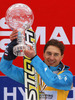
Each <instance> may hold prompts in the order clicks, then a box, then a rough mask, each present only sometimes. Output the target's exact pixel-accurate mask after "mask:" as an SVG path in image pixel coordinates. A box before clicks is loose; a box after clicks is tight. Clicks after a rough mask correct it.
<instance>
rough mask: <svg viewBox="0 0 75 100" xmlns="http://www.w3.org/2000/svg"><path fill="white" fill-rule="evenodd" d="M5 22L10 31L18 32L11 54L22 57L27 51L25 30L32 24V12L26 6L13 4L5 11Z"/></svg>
mask: <svg viewBox="0 0 75 100" xmlns="http://www.w3.org/2000/svg"><path fill="white" fill-rule="evenodd" d="M5 20H6V24H7V25H8V26H9V27H10V28H11V29H12V30H14V29H17V30H18V38H17V43H18V44H17V45H16V46H14V47H13V54H14V55H16V56H24V50H25V49H29V47H28V46H27V45H26V44H25V30H28V29H29V28H30V26H31V25H32V24H33V20H34V15H33V12H32V10H31V9H30V7H28V6H27V5H26V4H22V3H17V4H14V5H12V6H10V7H9V8H8V9H7V11H6V15H5Z"/></svg>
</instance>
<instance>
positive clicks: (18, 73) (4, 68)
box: [0, 57, 24, 84]
mask: <svg viewBox="0 0 75 100" xmlns="http://www.w3.org/2000/svg"><path fill="white" fill-rule="evenodd" d="M12 62H13V60H10V61H8V60H5V59H4V57H2V59H1V62H0V71H1V72H2V73H4V74H5V75H6V76H8V77H10V78H11V79H13V80H15V81H17V82H20V83H22V84H24V70H23V69H22V68H19V67H17V66H15V65H13V64H12Z"/></svg>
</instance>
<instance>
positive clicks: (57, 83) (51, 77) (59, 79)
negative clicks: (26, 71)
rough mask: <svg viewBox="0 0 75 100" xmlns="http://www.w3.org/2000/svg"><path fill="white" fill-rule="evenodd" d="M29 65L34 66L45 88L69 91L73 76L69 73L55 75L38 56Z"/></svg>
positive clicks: (66, 71)
mask: <svg viewBox="0 0 75 100" xmlns="http://www.w3.org/2000/svg"><path fill="white" fill-rule="evenodd" d="M31 65H33V66H34V68H35V70H36V71H37V72H38V74H39V75H40V76H41V78H42V79H43V81H44V82H45V84H46V85H47V86H50V87H53V88H56V89H60V90H65V91H67V90H70V89H71V85H72V82H73V75H72V73H71V72H70V71H68V70H65V71H64V72H63V73H61V74H59V75H57V74H55V73H53V72H52V71H51V70H50V69H49V68H48V66H47V65H46V64H45V63H44V62H43V61H42V60H41V59H40V58H39V57H38V56H35V57H34V58H33V59H32V62H31Z"/></svg>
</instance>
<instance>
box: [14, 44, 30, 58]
mask: <svg viewBox="0 0 75 100" xmlns="http://www.w3.org/2000/svg"><path fill="white" fill-rule="evenodd" d="M26 49H27V50H29V47H28V46H27V45H26V44H19V45H16V46H14V47H13V54H14V55H15V56H24V55H25V54H24V50H26Z"/></svg>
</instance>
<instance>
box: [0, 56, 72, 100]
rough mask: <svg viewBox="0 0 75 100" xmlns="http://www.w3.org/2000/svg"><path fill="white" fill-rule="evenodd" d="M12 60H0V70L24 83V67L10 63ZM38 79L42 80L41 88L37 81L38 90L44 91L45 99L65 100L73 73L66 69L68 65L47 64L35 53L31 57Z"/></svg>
mask: <svg viewBox="0 0 75 100" xmlns="http://www.w3.org/2000/svg"><path fill="white" fill-rule="evenodd" d="M12 62H13V60H6V59H4V55H3V57H2V59H1V62H0V71H2V72H3V73H4V74H5V75H7V76H8V77H10V78H11V79H13V80H16V81H17V82H20V83H22V84H24V69H22V68H19V67H17V66H15V65H13V64H12ZM31 65H33V66H34V68H35V69H36V71H37V72H38V74H39V75H40V77H39V80H41V79H42V80H43V84H42V88H41V81H39V89H40V92H42V93H44V94H45V96H46V100H66V99H67V96H68V93H69V90H71V86H72V82H73V75H72V73H71V72H70V71H69V70H68V69H69V67H68V66H66V65H63V63H62V62H60V63H59V65H58V66H57V67H52V66H47V65H46V64H45V63H44V62H43V61H42V60H41V59H40V58H39V57H38V56H37V55H36V56H35V57H34V58H33V59H32V61H31Z"/></svg>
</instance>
